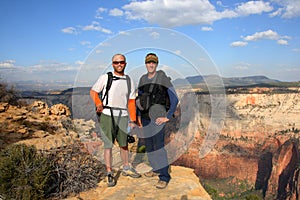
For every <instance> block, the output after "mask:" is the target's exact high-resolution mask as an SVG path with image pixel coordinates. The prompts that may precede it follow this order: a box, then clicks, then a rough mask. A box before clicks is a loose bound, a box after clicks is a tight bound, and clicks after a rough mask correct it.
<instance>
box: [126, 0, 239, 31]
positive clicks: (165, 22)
mask: <svg viewBox="0 0 300 200" xmlns="http://www.w3.org/2000/svg"><path fill="white" fill-rule="evenodd" d="M123 9H125V10H126V12H125V14H126V16H127V18H128V19H130V20H145V21H147V22H148V23H151V24H159V25H161V26H164V27H174V26H183V25H189V24H212V23H213V22H214V21H216V20H219V19H222V18H232V17H236V13H235V12H234V11H230V10H224V11H222V12H217V11H216V9H215V7H214V5H212V4H211V3H210V2H209V1H208V0H197V1H194V0H184V1H183V0H146V1H142V2H140V1H134V2H130V3H129V4H127V5H125V6H123Z"/></svg>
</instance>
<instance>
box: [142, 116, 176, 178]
mask: <svg viewBox="0 0 300 200" xmlns="http://www.w3.org/2000/svg"><path fill="white" fill-rule="evenodd" d="M142 124H143V131H144V137H145V138H144V142H145V146H146V152H147V156H148V160H149V163H150V165H151V167H152V168H153V171H154V172H156V173H159V179H160V180H162V181H165V182H169V181H170V179H171V176H170V174H169V163H168V156H167V151H166V150H165V148H164V146H165V124H163V125H160V126H158V125H156V124H155V123H153V122H152V121H150V120H148V119H142Z"/></svg>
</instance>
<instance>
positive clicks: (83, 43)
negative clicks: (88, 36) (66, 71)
mask: <svg viewBox="0 0 300 200" xmlns="http://www.w3.org/2000/svg"><path fill="white" fill-rule="evenodd" d="M80 44H81V45H83V46H85V45H91V42H90V41H81V42H80Z"/></svg>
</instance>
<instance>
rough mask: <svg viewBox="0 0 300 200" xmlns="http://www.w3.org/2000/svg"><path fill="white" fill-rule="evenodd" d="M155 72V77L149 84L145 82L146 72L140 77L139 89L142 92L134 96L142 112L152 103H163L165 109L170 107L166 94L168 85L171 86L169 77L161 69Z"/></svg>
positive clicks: (147, 109)
mask: <svg viewBox="0 0 300 200" xmlns="http://www.w3.org/2000/svg"><path fill="white" fill-rule="evenodd" d="M156 73H157V76H156V77H155V78H156V79H155V80H154V81H153V83H150V84H145V83H146V81H145V80H146V78H147V74H145V75H143V76H142V77H141V80H140V83H139V89H140V90H142V91H143V93H142V94H141V95H139V96H138V97H137V98H136V105H137V107H138V108H139V110H140V111H141V112H142V113H145V112H148V111H149V108H150V107H151V106H153V105H154V104H160V105H163V106H164V107H165V108H166V111H168V110H169V108H170V97H169V94H168V87H170V86H171V82H170V77H167V75H166V74H165V73H164V72H163V71H161V70H159V71H157V72H156ZM163 83H165V84H167V85H164V84H163Z"/></svg>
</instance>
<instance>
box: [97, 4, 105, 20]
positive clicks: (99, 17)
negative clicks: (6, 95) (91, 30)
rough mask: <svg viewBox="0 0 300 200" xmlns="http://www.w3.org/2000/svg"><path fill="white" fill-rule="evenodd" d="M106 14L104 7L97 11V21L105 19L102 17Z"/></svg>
mask: <svg viewBox="0 0 300 200" xmlns="http://www.w3.org/2000/svg"><path fill="white" fill-rule="evenodd" d="M104 12H107V9H106V8H103V7H100V8H98V9H97V11H96V16H95V18H96V19H103V17H102V16H101V14H102V13H104Z"/></svg>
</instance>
